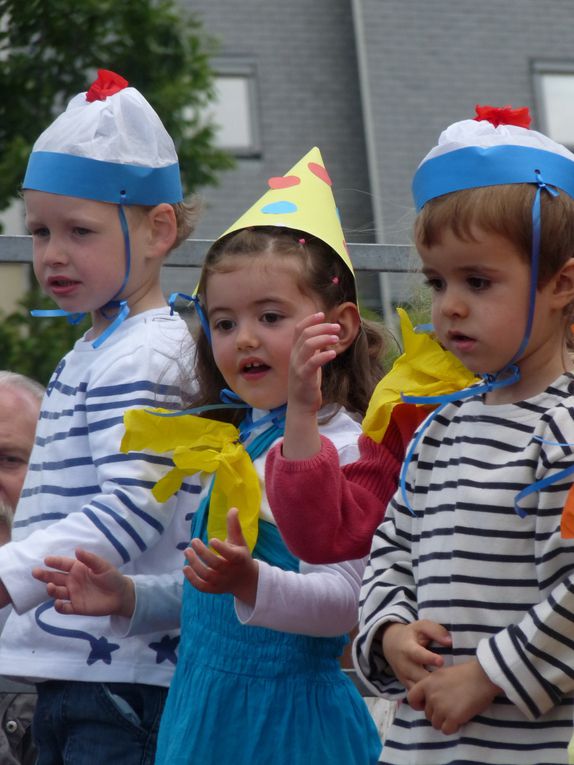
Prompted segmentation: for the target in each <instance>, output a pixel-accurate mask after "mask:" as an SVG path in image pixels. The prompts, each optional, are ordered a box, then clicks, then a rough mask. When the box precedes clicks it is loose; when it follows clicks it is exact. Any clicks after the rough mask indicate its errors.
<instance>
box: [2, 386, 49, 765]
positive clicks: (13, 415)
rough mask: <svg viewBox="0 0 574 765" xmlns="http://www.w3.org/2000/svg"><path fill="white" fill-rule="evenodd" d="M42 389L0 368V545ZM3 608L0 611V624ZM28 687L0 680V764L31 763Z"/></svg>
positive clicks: (25, 461)
mask: <svg viewBox="0 0 574 765" xmlns="http://www.w3.org/2000/svg"><path fill="white" fill-rule="evenodd" d="M43 394H44V388H43V387H42V386H41V385H40V384H39V383H37V382H35V381H34V380H31V379H30V378H28V377H25V376H24V375H20V374H16V373H15V372H5V371H0V544H4V543H5V542H8V541H9V540H10V530H11V527H12V517H13V515H14V511H15V509H16V504H17V503H18V498H19V496H20V492H21V491H22V484H23V483H24V477H25V475H26V470H27V469H28V460H29V459H30V452H31V451H32V446H33V444H34V433H35V431H36V422H37V421H38V415H39V414H40V405H41V402H42V396H43ZM8 610H9V608H8V607H7V608H4V609H1V610H0V628H1V626H2V625H3V624H4V621H5V619H6V617H7V615H8V614H7V612H8ZM35 699H36V696H35V693H34V690H33V689H32V688H30V687H28V686H23V685H21V684H20V683H12V682H11V681H10V680H7V679H6V678H0V763H1V764H2V765H32V763H33V762H35V759H36V755H35V750H34V747H33V744H32V731H31V722H32V717H33V714H34V704H35Z"/></svg>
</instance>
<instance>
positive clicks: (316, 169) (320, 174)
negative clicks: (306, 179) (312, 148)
mask: <svg viewBox="0 0 574 765" xmlns="http://www.w3.org/2000/svg"><path fill="white" fill-rule="evenodd" d="M307 167H308V168H309V170H310V171H311V172H312V173H313V175H316V176H317V178H320V179H321V180H322V181H325V183H326V184H327V186H332V185H333V183H332V181H331V179H330V178H329V173H328V172H327V171H326V170H325V168H324V167H323V165H318V164H317V163H316V162H309V164H308V165H307Z"/></svg>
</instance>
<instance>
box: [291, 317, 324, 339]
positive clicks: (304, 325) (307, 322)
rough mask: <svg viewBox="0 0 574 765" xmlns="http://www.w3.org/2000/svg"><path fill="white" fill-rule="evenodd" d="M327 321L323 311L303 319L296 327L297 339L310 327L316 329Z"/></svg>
mask: <svg viewBox="0 0 574 765" xmlns="http://www.w3.org/2000/svg"><path fill="white" fill-rule="evenodd" d="M324 321H325V314H324V313H323V312H322V311H318V312H317V313H312V314H309V316H305V318H304V319H301V321H300V322H298V324H296V325H295V337H296V338H297V337H299V335H301V334H302V333H303V332H304V331H305V330H306V329H308V328H309V327H314V326H315V325H316V324H322V323H323V322H324Z"/></svg>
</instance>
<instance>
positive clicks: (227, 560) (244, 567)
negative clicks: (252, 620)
mask: <svg viewBox="0 0 574 765" xmlns="http://www.w3.org/2000/svg"><path fill="white" fill-rule="evenodd" d="M210 546H211V548H212V549H210V548H209V547H207V545H205V544H204V543H203V542H202V541H201V539H197V538H195V539H192V540H191V543H190V546H189V547H188V548H187V550H186V551H185V557H186V560H187V563H188V565H187V566H185V567H184V569H183V573H184V575H185V578H186V579H187V580H188V582H189V583H190V584H192V585H193V586H194V587H195V588H196V589H197V590H200V591H201V592H210V593H213V594H218V595H220V594H222V593H225V592H229V593H231V594H232V595H234V596H235V597H236V598H239V600H242V601H243V602H244V603H246V604H247V605H250V606H253V605H254V604H255V599H256V597H257V582H258V579H259V564H258V563H257V561H256V560H253V558H252V557H251V553H250V552H249V547H248V546H247V544H246V542H245V539H244V538H243V533H242V531H241V526H240V525H239V518H238V510H237V508H235V507H233V508H231V510H230V511H229V513H228V514H227V540H226V541H222V540H221V539H211V540H210ZM214 551H215V552H214Z"/></svg>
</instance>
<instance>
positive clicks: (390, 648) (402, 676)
mask: <svg viewBox="0 0 574 765" xmlns="http://www.w3.org/2000/svg"><path fill="white" fill-rule="evenodd" d="M433 642H434V643H439V644H440V645H444V646H450V645H451V643H452V640H451V637H450V634H449V633H448V630H447V629H446V628H445V627H443V626H442V624H437V622H431V621H429V620H428V619H421V620H420V621H416V622H412V623H411V624H402V623H400V622H393V623H392V624H389V625H388V626H386V627H385V630H384V632H383V641H382V648H383V653H384V655H385V658H386V660H387V661H388V662H389V664H390V666H391V669H392V670H393V672H394V674H395V677H396V678H397V680H398V681H399V682H401V683H402V684H403V685H404V686H405V688H406V689H407V690H408V689H409V688H412V687H413V686H414V685H415V684H416V683H418V682H419V681H420V680H422V679H423V678H425V677H427V676H428V675H429V674H430V672H429V670H428V669H426V668H427V667H442V665H443V659H442V656H440V655H439V654H437V653H434V652H433V651H429V649H428V648H427V647H426V646H428V644H429V643H433Z"/></svg>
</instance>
